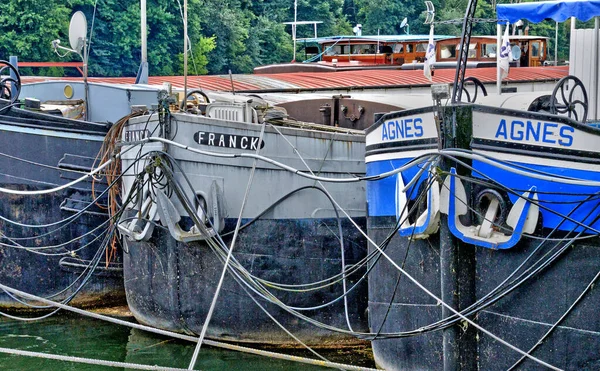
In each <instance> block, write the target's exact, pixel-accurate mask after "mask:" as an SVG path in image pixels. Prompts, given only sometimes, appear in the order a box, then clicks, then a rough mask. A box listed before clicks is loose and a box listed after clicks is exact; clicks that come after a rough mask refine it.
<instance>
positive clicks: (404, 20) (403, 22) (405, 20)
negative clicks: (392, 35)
mask: <svg viewBox="0 0 600 371" xmlns="http://www.w3.org/2000/svg"><path fill="white" fill-rule="evenodd" d="M407 22H408V19H407V18H406V17H404V19H403V20H402V23H400V28H403V27H404V26H406V23H407Z"/></svg>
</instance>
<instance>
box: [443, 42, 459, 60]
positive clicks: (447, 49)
mask: <svg viewBox="0 0 600 371" xmlns="http://www.w3.org/2000/svg"><path fill="white" fill-rule="evenodd" d="M440 57H441V58H443V59H446V58H456V45H449V44H446V45H442V46H441V47H440Z"/></svg>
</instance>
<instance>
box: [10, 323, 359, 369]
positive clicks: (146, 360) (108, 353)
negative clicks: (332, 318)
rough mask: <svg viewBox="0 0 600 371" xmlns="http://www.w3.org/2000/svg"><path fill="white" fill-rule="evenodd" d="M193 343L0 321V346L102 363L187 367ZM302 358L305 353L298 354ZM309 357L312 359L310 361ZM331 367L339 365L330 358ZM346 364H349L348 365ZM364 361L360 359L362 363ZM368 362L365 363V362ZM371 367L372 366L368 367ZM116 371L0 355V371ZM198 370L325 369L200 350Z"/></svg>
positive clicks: (122, 330) (105, 329)
mask: <svg viewBox="0 0 600 371" xmlns="http://www.w3.org/2000/svg"><path fill="white" fill-rule="evenodd" d="M194 346H195V344H192V343H189V342H184V341H181V340H174V339H171V338H167V337H164V336H160V335H155V334H151V333H147V332H144V331H141V330H136V329H131V328H128V327H124V326H119V325H113V324H110V323H106V322H102V321H99V320H94V319H89V318H83V317H81V316H77V315H73V314H68V313H67V314H64V313H63V314H57V315H55V316H53V317H50V318H48V319H45V320H41V321H36V322H21V321H15V320H11V319H7V318H4V317H0V347H2V348H11V349H20V350H27V351H31V352H41V353H50V354H59V355H67V356H76V357H85V358H94V359H102V360H109V361H117V362H127V363H138V364H145V365H159V366H165V367H179V368H187V367H188V365H189V362H190V359H191V358H192V354H193V352H194ZM297 355H303V356H306V354H297ZM313 358H314V357H313ZM335 361H336V362H340V361H343V360H340V359H339V358H338V359H335ZM348 362H351V361H348ZM364 362H365V360H364V359H363V360H361V362H359V363H361V364H364ZM367 362H368V361H367ZM368 366H371V365H368ZM47 369H51V370H57V371H63V370H64V371H70V370H77V371H79V370H90V371H91V370H94V371H104V370H119V368H114V367H106V366H97V365H86V364H81V363H72V362H64V361H55V360H47V359H41V358H31V357H24V356H15V355H8V354H0V370H47ZM196 369H198V370H207V371H211V370H215V371H216V370H228V369H229V370H240V371H258V370H261V371H262V370H267V369H268V370H303V371H304V370H309V371H310V370H324V369H325V368H322V367H317V366H311V365H306V364H300V363H295V362H288V361H283V360H276V359H269V358H266V357H261V356H256V355H252V354H245V353H239V352H233V351H227V350H222V349H217V348H212V347H209V346H203V347H202V350H201V351H200V357H199V358H198V362H197V364H196Z"/></svg>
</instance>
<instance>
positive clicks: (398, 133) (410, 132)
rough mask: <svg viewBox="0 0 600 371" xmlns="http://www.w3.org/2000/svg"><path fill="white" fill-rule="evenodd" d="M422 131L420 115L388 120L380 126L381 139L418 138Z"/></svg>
mask: <svg viewBox="0 0 600 371" xmlns="http://www.w3.org/2000/svg"><path fill="white" fill-rule="evenodd" d="M423 133H424V131H423V119H422V118H420V117H415V118H404V119H400V120H390V121H387V122H385V123H384V124H383V125H382V127H381V140H382V141H386V140H395V139H410V138H420V137H422V136H423Z"/></svg>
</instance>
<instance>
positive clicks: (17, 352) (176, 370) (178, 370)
mask: <svg viewBox="0 0 600 371" xmlns="http://www.w3.org/2000/svg"><path fill="white" fill-rule="evenodd" d="M0 353H6V354H14V355H18V356H24V357H36V358H45V359H55V360H58V361H67V362H75V363H85V364H88V365H100V366H108V367H120V368H133V369H136V370H156V371H184V370H185V369H183V368H172V367H163V366H156V365H154V366H150V365H141V364H139V363H126V362H116V361H104V360H102V359H92V358H83V357H73V356H61V355H57V354H48V353H40V352H30V351H27V350H18V349H8V348H0Z"/></svg>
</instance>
